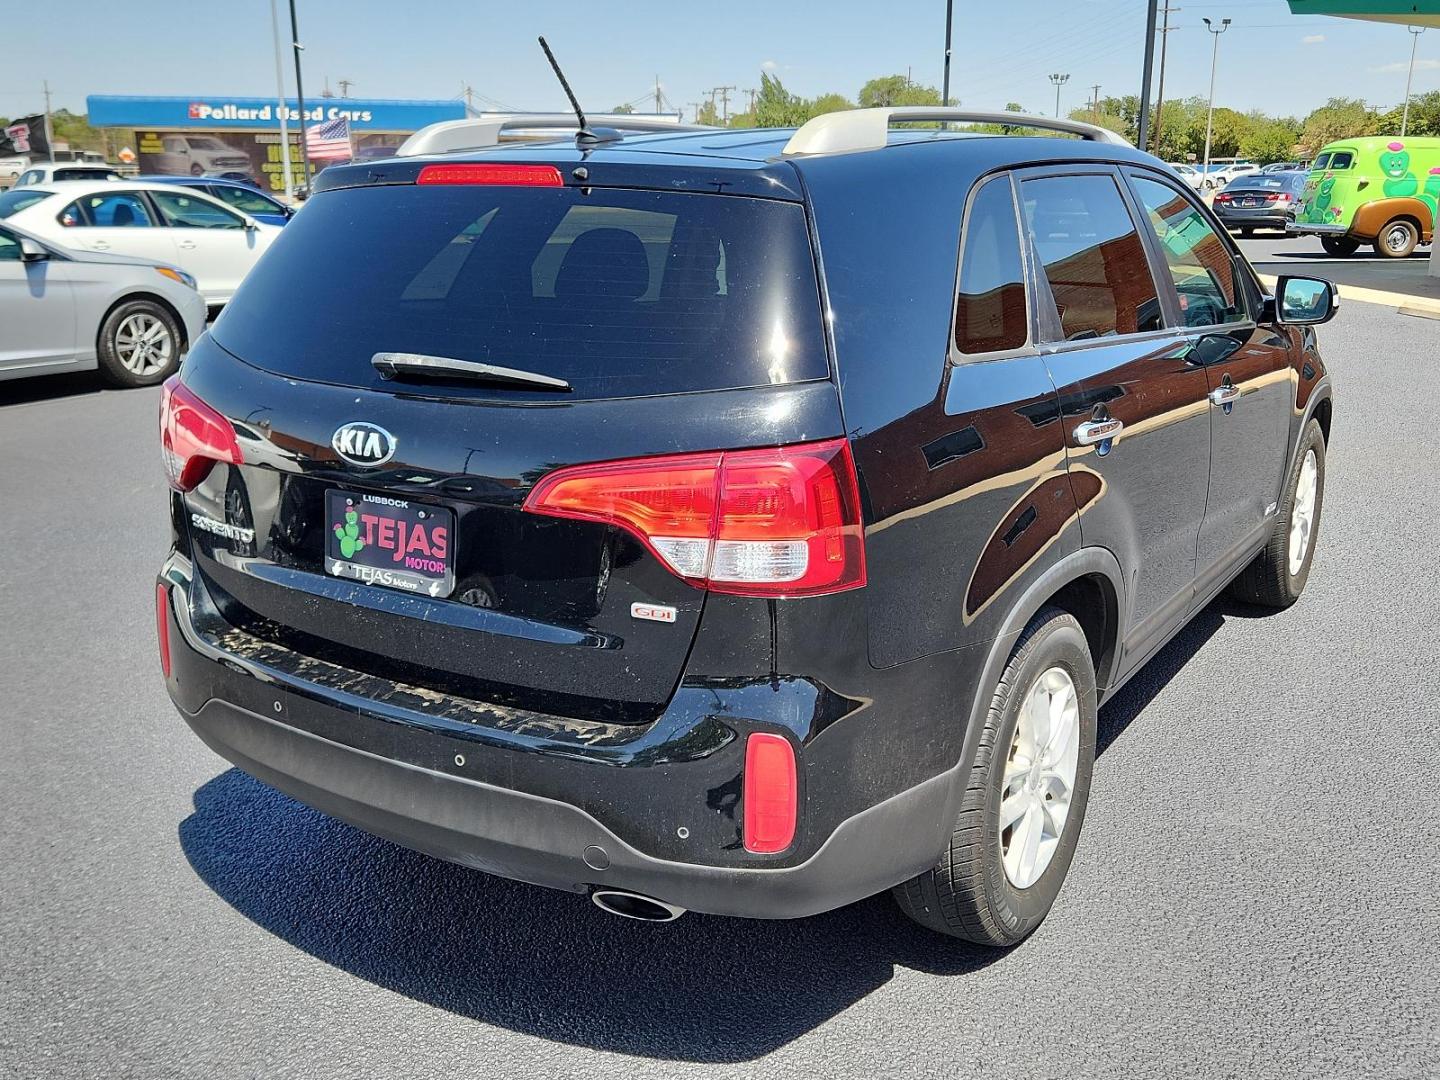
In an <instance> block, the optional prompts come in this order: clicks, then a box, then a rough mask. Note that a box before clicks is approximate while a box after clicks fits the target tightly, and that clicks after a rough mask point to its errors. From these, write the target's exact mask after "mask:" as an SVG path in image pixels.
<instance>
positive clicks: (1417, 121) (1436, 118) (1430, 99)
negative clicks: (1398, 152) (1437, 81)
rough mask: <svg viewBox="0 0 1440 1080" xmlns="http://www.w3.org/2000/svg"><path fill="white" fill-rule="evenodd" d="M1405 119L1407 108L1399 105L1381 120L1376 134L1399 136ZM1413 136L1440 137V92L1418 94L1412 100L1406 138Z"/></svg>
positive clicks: (1432, 91) (1377, 125)
mask: <svg viewBox="0 0 1440 1080" xmlns="http://www.w3.org/2000/svg"><path fill="white" fill-rule="evenodd" d="M1404 117H1405V106H1404V105H1403V104H1401V105H1397V106H1396V107H1395V108H1393V109H1391V110H1390V111H1389V112H1388V113H1386V114H1385V115H1384V116H1382V117H1380V118H1379V120H1378V122H1377V124H1376V130H1375V133H1376V134H1377V135H1395V136H1398V135H1399V134H1400V124H1401V122H1402V121H1403V120H1404ZM1412 135H1417V136H1418V135H1440V90H1431V91H1429V92H1428V93H1425V94H1416V95H1415V96H1414V97H1412V98H1411V99H1410V123H1409V125H1408V126H1407V127H1406V128H1405V136H1406V138H1409V137H1410V136H1412Z"/></svg>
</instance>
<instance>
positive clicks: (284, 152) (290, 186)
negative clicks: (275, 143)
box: [270, 0, 295, 199]
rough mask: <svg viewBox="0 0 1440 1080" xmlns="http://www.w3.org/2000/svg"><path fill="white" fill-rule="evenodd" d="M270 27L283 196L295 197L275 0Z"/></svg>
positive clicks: (272, 0) (278, 20)
mask: <svg viewBox="0 0 1440 1080" xmlns="http://www.w3.org/2000/svg"><path fill="white" fill-rule="evenodd" d="M270 29H271V30H273V31H274V33H275V91H276V93H277V94H278V95H279V97H278V98H277V100H278V101H279V103H280V104H279V107H278V111H277V115H278V116H279V117H280V169H281V172H282V173H283V174H284V177H285V198H286V199H293V198H295V176H294V174H293V173H291V172H290V126H289V124H287V123H286V122H285V112H286V110H287V109H288V108H289V106H288V105H287V104H286V102H285V68H284V66H283V65H282V64H281V62H280V15H279V12H278V10H277V9H276V7H275V0H270Z"/></svg>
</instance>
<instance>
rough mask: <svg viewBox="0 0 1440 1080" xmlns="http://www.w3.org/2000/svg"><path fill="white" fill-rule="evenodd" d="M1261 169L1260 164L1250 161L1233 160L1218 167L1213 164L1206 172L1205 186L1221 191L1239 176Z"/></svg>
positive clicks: (1211, 189)
mask: <svg viewBox="0 0 1440 1080" xmlns="http://www.w3.org/2000/svg"><path fill="white" fill-rule="evenodd" d="M1259 171H1260V166H1259V165H1253V164H1251V163H1250V162H1248V161H1237V162H1233V163H1232V164H1229V165H1222V166H1220V168H1218V169H1217V168H1215V167H1214V166H1213V165H1212V166H1211V167H1210V171H1209V172H1207V173H1205V187H1206V189H1208V190H1210V191H1219V190H1220V189H1221V188H1223V187H1224V186H1225V185H1226V184H1228V183H1230V181H1231V180H1234V179H1235V178H1236V177H1237V176H1243V175H1245V174H1246V173H1252V172H1259Z"/></svg>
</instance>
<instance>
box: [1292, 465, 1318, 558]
mask: <svg viewBox="0 0 1440 1080" xmlns="http://www.w3.org/2000/svg"><path fill="white" fill-rule="evenodd" d="M1319 478H1320V466H1319V462H1318V461H1317V460H1316V458H1315V451H1314V450H1307V451H1306V452H1305V461H1304V462H1303V463H1302V464H1301V466H1300V476H1299V478H1298V479H1297V480H1296V481H1295V498H1294V500H1293V501H1292V505H1291V508H1290V576H1291V577H1294V576H1295V575H1296V574H1298V573H1300V568H1301V567H1302V566H1304V565H1305V556H1306V554H1307V553H1308V552H1309V551H1310V536H1311V533H1312V532H1313V531H1314V529H1315V494H1316V492H1317V490H1318V488H1319Z"/></svg>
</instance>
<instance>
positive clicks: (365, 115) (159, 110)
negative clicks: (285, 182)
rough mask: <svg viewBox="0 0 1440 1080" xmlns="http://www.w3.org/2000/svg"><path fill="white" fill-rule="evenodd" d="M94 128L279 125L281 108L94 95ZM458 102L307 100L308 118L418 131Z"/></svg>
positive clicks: (220, 100)
mask: <svg viewBox="0 0 1440 1080" xmlns="http://www.w3.org/2000/svg"><path fill="white" fill-rule="evenodd" d="M85 105H86V108H87V110H88V111H89V120H90V123H91V124H92V125H94V126H95V127H128V128H204V129H208V130H211V131H215V130H222V129H226V128H236V129H244V128H249V129H271V130H273V129H275V128H278V127H279V125H280V107H279V104H278V103H277V102H276V100H275V99H274V98H238V97H224V96H220V97H210V96H195V97H128V96H116V95H110V94H91V95H90V96H89V97H88V98H86V99H85ZM299 117H300V110H299V107H298V105H297V103H296V102H295V101H294V100H291V101H289V102H287V103H286V105H285V121H286V123H288V124H295V123H297V121H298V120H299ZM464 117H465V106H464V105H463V104H462V103H461V102H459V101H388V100H373V101H372V100H366V99H363V98H318V99H316V98H312V99H310V100H308V101H306V102H305V122H306V123H307V124H314V123H320V122H323V121H326V120H342V119H343V120H349V121H350V126H351V128H352V129H353V130H355V131H419V130H420V129H421V128H422V127H425V126H426V125H427V124H434V123H438V122H439V121H441V120H461V119H464Z"/></svg>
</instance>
